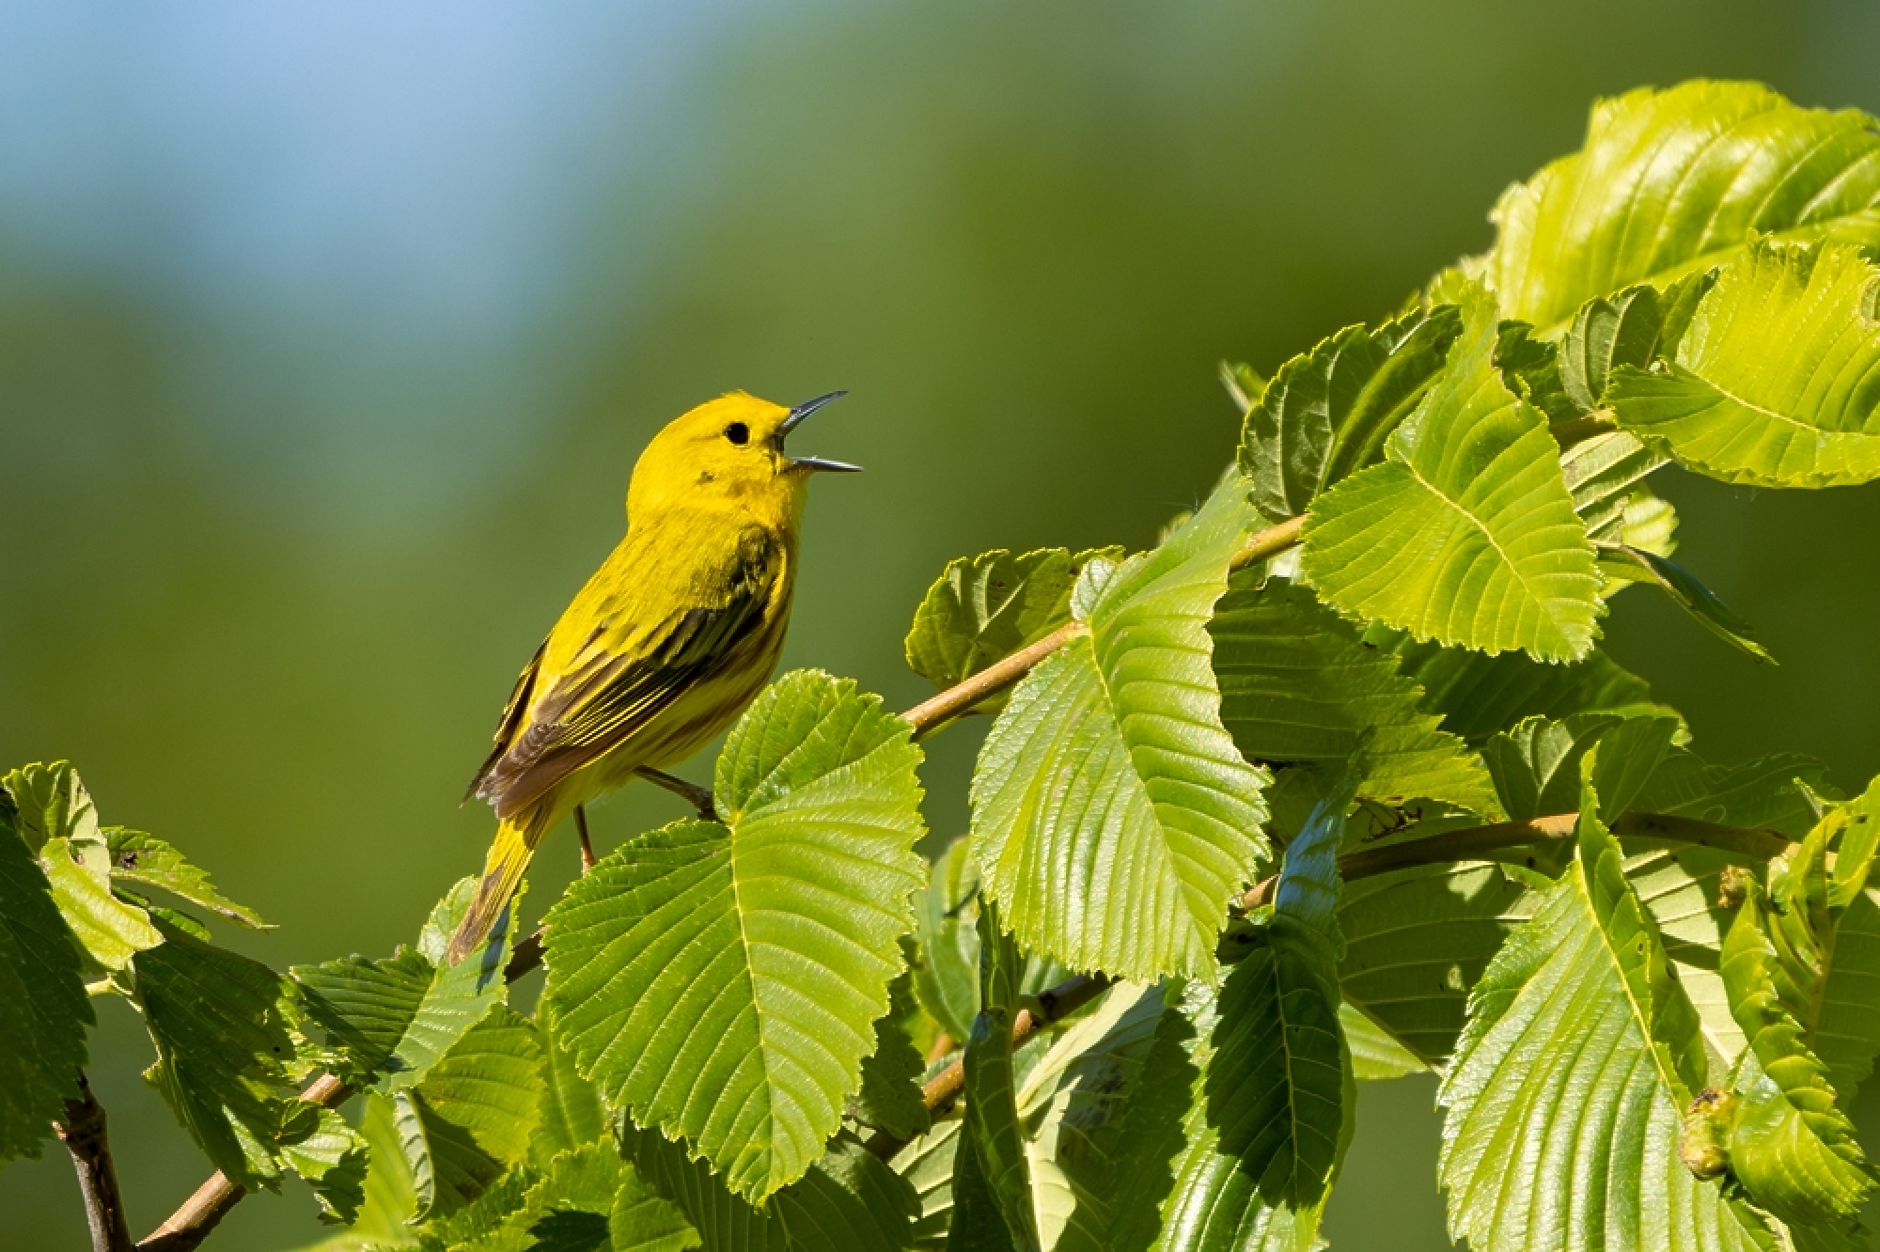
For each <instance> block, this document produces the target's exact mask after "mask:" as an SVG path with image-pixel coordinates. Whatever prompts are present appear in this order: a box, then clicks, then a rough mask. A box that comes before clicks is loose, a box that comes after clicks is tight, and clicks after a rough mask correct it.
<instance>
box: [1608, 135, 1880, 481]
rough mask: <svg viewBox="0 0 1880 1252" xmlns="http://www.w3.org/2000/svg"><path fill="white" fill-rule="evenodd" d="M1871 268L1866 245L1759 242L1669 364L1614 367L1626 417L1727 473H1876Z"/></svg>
mask: <svg viewBox="0 0 1880 1252" xmlns="http://www.w3.org/2000/svg"><path fill="white" fill-rule="evenodd" d="M1876 164H1880V162H1876ZM1876 277H1880V274H1877V273H1876V271H1875V269H1874V267H1873V266H1872V265H1870V264H1868V262H1867V260H1866V259H1865V257H1864V256H1862V254H1861V252H1860V250H1859V249H1858V248H1851V247H1834V246H1827V245H1822V246H1819V247H1813V248H1793V247H1781V246H1778V245H1775V244H1773V243H1769V242H1761V243H1758V244H1757V245H1756V246H1755V247H1753V248H1752V249H1750V251H1749V252H1748V254H1747V255H1745V256H1743V257H1741V258H1740V259H1738V260H1736V261H1734V262H1732V263H1731V264H1730V265H1728V266H1726V267H1725V268H1724V270H1723V273H1722V275H1721V276H1720V277H1719V278H1718V279H1717V285H1716V287H1715V288H1713V289H1712V290H1711V292H1710V294H1709V295H1707V296H1705V297H1704V300H1703V303H1701V304H1700V305H1698V308H1697V316H1696V317H1695V318H1694V319H1693V320H1692V322H1691V328H1690V330H1689V332H1688V333H1686V335H1685V336H1684V341H1683V342H1682V343H1681V344H1680V345H1679V346H1678V354H1677V359H1676V360H1675V361H1674V362H1672V363H1671V364H1670V365H1668V366H1667V367H1665V369H1664V371H1663V372H1662V373H1660V372H1652V373H1648V372H1646V371H1644V370H1640V369H1637V368H1635V367H1630V366H1628V367H1625V368H1622V369H1619V370H1615V371H1614V372H1613V378H1612V387H1611V391H1610V398H1611V403H1612V407H1613V410H1614V412H1615V414H1616V415H1617V417H1618V420H1619V423H1620V424H1621V425H1623V426H1624V427H1626V428H1627V429H1628V430H1631V431H1632V432H1633V433H1635V434H1637V435H1639V436H1641V437H1642V438H1644V439H1646V440H1647V441H1648V442H1650V443H1653V444H1655V445H1657V446H1658V447H1660V448H1662V449H1663V450H1664V451H1665V452H1667V453H1668V454H1670V455H1671V456H1673V457H1675V458H1677V460H1678V462H1679V463H1680V464H1682V465H1684V466H1686V467H1688V468H1690V469H1694V470H1697V471H1698V472H1700V473H1703V474H1707V475H1709V476H1710V477H1712V478H1719V479H1722V480H1723V481H1724V482H1736V483H1756V484H1760V485H1763V486H1769V487H1832V486H1840V485H1845V484H1849V483H1863V482H1867V481H1869V480H1870V479H1873V478H1875V477H1880V325H1876V324H1875V322H1874V300H1875V291H1874V280H1875V278H1876Z"/></svg>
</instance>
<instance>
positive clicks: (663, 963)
mask: <svg viewBox="0 0 1880 1252" xmlns="http://www.w3.org/2000/svg"><path fill="white" fill-rule="evenodd" d="M911 729H912V728H911V727H910V726H909V725H908V723H906V722H904V721H902V720H901V719H899V718H897V717H894V716H893V715H891V714H889V713H887V712H886V711H885V710H883V709H882V707H881V701H880V700H879V699H878V698H876V697H874V696H868V695H863V694H861V693H860V692H858V691H857V690H856V688H855V684H854V683H852V682H848V681H841V682H838V681H837V680H835V679H832V678H830V677H828V676H827V675H824V674H819V673H815V672H811V671H799V672H796V673H793V674H790V675H787V676H785V677H784V678H782V679H780V680H779V681H777V682H776V683H774V684H772V686H771V687H770V688H769V689H767V690H766V691H765V692H764V694H763V695H761V696H759V697H758V699H757V701H756V702H755V703H754V704H753V705H752V706H751V708H750V709H749V710H748V711H747V712H746V713H745V714H744V717H743V718H742V719H741V720H740V721H739V723H738V725H737V727H736V729H734V730H733V731H732V734H731V738H730V739H729V740H728V741H727V743H726V745H725V749H724V752H723V753H722V755H720V757H719V758H718V768H717V776H716V785H715V787H714V795H715V797H716V800H717V807H718V811H719V813H721V814H722V815H723V817H724V823H723V824H720V823H717V822H701V821H682V822H676V823H674V824H673V825H671V826H667V827H665V828H664V829H662V830H658V831H654V832H652V833H650V834H646V835H642V836H640V837H639V838H637V839H633V840H630V841H628V842H627V843H625V844H623V845H622V846H621V847H620V848H618V849H616V850H615V851H614V852H613V854H612V855H610V856H608V857H606V858H604V859H603V860H602V861H601V863H600V864H599V865H597V866H596V867H595V868H594V869H593V870H591V871H590V872H589V873H588V874H587V875H586V876H584V877H583V878H581V879H580V880H579V881H578V882H576V883H575V885H574V886H573V887H572V888H570V889H569V892H568V894H567V895H566V896H564V897H563V898H562V900H561V901H560V902H559V903H557V904H556V906H555V907H554V908H553V909H552V910H550V912H549V914H548V917H547V919H546V922H545V925H546V928H547V935H548V985H547V988H546V992H545V994H546V995H547V997H548V1000H549V1003H550V1004H551V1005H552V1007H553V1011H554V1014H555V1019H556V1021H557V1022H558V1024H559V1026H560V1029H561V1032H562V1042H563V1046H565V1047H567V1048H568V1050H569V1051H570V1052H572V1053H573V1054H574V1057H575V1061H576V1064H577V1067H578V1068H579V1069H580V1070H581V1071H582V1072H583V1073H584V1074H586V1075H587V1076H588V1077H589V1078H591V1079H593V1081H594V1082H595V1084H596V1085H597V1086H598V1087H599V1088H600V1090H601V1092H602V1095H603V1096H604V1097H605V1098H606V1099H607V1100H608V1102H609V1103H611V1104H613V1105H615V1106H625V1107H626V1108H628V1109H630V1110H631V1111H632V1113H633V1116H634V1118H635V1120H637V1121H639V1122H640V1123H641V1124H643V1125H647V1126H649V1127H657V1128H659V1129H660V1130H662V1131H664V1132H665V1133H668V1134H673V1135H683V1136H684V1137H685V1138H686V1139H687V1140H689V1141H690V1143H691V1146H692V1149H693V1150H694V1151H697V1152H700V1153H703V1154H704V1156H705V1157H706V1158H707V1159H708V1160H709V1161H710V1162H711V1163H712V1165H713V1167H714V1168H716V1169H718V1170H719V1171H721V1172H722V1173H723V1174H724V1176H725V1177H726V1179H727V1180H728V1182H729V1183H730V1185H731V1186H732V1187H733V1188H735V1189H736V1190H737V1191H738V1192H740V1193H741V1194H743V1195H746V1196H749V1197H751V1198H753V1199H761V1198H762V1197H764V1196H767V1195H769V1194H771V1193H772V1192H774V1191H776V1190H777V1189H778V1188H779V1187H781V1186H783V1185H784V1184H786V1183H788V1182H790V1181H791V1180H793V1179H796V1178H800V1177H802V1176H803V1173H804V1171H805V1170H806V1169H808V1168H809V1166H810V1164H811V1162H813V1161H814V1160H815V1159H816V1158H817V1157H818V1156H819V1155H821V1153H822V1148H823V1144H824V1143H825V1142H826V1141H827V1140H828V1138H829V1136H830V1135H832V1134H834V1133H835V1131H836V1129H837V1127H838V1126H839V1125H840V1124H841V1119H842V1112H843V1109H844V1107H845V1105H846V1104H847V1101H848V1097H849V1096H850V1095H851V1094H853V1093H854V1092H855V1091H856V1090H857V1089H858V1088H859V1087H860V1085H861V1062H862V1057H863V1056H864V1055H866V1054H867V1053H869V1052H872V1051H873V1050H874V1047H875V1035H874V1023H875V1022H876V1020H877V1019H879V1018H880V1017H881V1016H882V1014H884V1013H886V1012H887V1011H888V984H889V983H890V982H891V981H892V980H893V978H894V977H895V975H896V974H898V973H899V972H900V969H901V966H902V961H903V958H902V953H901V949H900V939H901V936H902V935H903V934H905V933H907V932H908V931H910V930H911V929H912V928H913V911H912V909H911V907H910V904H909V896H910V895H911V894H912V892H914V891H915V890H916V889H917V888H918V887H919V886H920V884H921V878H922V874H921V870H922V867H921V863H920V860H919V858H918V857H916V856H915V855H914V853H913V850H912V849H913V846H914V844H915V842H917V841H918V840H919V839H920V837H921V835H922V833H923V826H922V824H921V820H920V812H919V803H920V787H919V784H918V782H917V780H916V778H915V773H914V770H915V766H916V765H917V764H918V763H919V760H920V752H919V750H918V749H917V748H915V747H914V746H913V745H912V743H911V742H910V741H909V735H910V732H911Z"/></svg>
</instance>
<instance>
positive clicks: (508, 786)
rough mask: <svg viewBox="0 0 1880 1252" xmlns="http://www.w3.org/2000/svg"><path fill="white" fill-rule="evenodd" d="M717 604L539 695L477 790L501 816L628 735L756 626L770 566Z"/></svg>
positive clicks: (602, 656)
mask: <svg viewBox="0 0 1880 1252" xmlns="http://www.w3.org/2000/svg"><path fill="white" fill-rule="evenodd" d="M747 569H748V572H749V574H750V575H756V577H751V578H748V579H747V580H741V581H740V583H739V584H737V585H736V586H734V587H733V588H732V591H731V594H730V596H729V597H728V598H727V600H726V603H724V604H723V605H722V606H717V607H712V608H693V609H689V610H687V611H686V612H684V613H682V614H679V615H678V616H677V617H676V618H674V619H673V620H672V624H671V626H670V627H669V628H668V629H667V630H666V631H665V632H664V635H663V638H662V639H661V640H660V642H659V643H658V644H657V645H656V646H655V647H654V648H653V649H652V650H651V652H650V654H649V655H647V656H644V657H639V658H628V657H619V656H609V655H607V654H606V653H601V652H597V653H596V655H595V656H594V657H593V658H592V659H590V660H589V661H588V662H587V663H586V664H583V665H582V666H580V667H579V668H577V669H576V670H574V671H573V672H571V673H569V674H567V675H566V676H564V677H563V678H562V679H560V680H559V681H557V682H556V683H555V685H554V686H553V687H551V688H549V689H548V690H547V691H546V692H543V693H541V694H540V695H539V696H538V697H537V698H536V701H535V703H534V705H533V707H531V708H530V709H529V714H530V719H529V720H530V724H529V727H528V729H527V730H525V731H523V732H522V734H521V735H520V736H518V737H517V738H516V739H515V741H514V742H513V743H511V744H510V745H509V746H508V747H507V749H505V750H504V751H503V752H502V753H501V754H500V755H499V756H498V757H497V758H496V759H495V760H493V761H492V763H491V766H490V768H489V769H488V770H486V772H485V774H484V776H483V782H482V786H481V789H480V791H479V794H480V795H484V796H487V797H488V798H489V800H490V802H491V803H492V804H493V805H494V806H495V807H496V812H497V814H498V815H499V816H502V817H507V816H509V815H510V814H512V813H516V812H518V811H520V810H521V809H523V808H526V807H527V806H528V805H530V804H532V803H534V802H535V801H536V800H537V799H539V798H540V797H541V796H542V794H543V793H544V792H546V791H548V790H549V788H551V787H553V786H554V785H555V784H557V783H559V782H561V781H562V780H563V779H564V778H566V777H568V776H569V775H570V774H572V773H574V772H575V771H576V770H578V769H580V768H581V767H582V766H584V765H586V764H588V763H589V762H591V761H594V760H596V759H598V758H599V757H601V756H604V755H605V754H606V753H608V752H609V751H611V750H612V749H614V748H615V747H618V746H619V745H620V744H622V743H624V742H626V741H627V740H628V739H629V738H631V737H632V736H633V735H634V733H635V732H637V731H639V730H640V729H641V728H642V727H644V726H645V725H646V724H647V723H648V722H650V721H652V720H653V719H654V718H655V717H657V716H658V715H659V714H660V713H662V712H663V711H665V710H666V709H667V708H668V707H670V706H671V704H672V703H673V701H675V700H677V699H678V698H679V697H680V696H681V695H683V694H684V693H685V692H686V690H687V689H689V688H690V687H691V686H692V685H693V684H694V683H695V682H697V681H698V680H699V679H700V678H703V677H705V676H707V675H709V674H710V673H711V672H712V670H714V669H716V668H717V667H718V666H719V665H720V664H722V663H723V661H724V660H725V658H726V656H727V655H728V654H729V653H731V652H733V651H734V650H735V648H736V645H737V644H738V642H739V641H740V640H742V639H743V638H745V637H746V636H748V635H749V634H751V633H752V632H754V631H756V630H758V629H759V628H760V627H761V626H762V623H763V615H764V606H765V603H766V601H767V599H768V591H769V582H770V577H769V576H770V575H771V573H772V570H771V568H770V567H769V562H764V563H763V565H761V566H759V567H758V568H755V569H751V568H749V567H747Z"/></svg>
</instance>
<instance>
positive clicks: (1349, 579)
mask: <svg viewBox="0 0 1880 1252" xmlns="http://www.w3.org/2000/svg"><path fill="white" fill-rule="evenodd" d="M1463 322H1464V326H1463V331H1462V335H1461V338H1459V339H1458V340H1457V341H1456V344H1455V346H1454V347H1453V348H1451V349H1450V353H1449V363H1448V367H1447V368H1446V369H1445V370H1444V372H1443V375H1442V377H1441V378H1440V379H1439V380H1438V382H1437V383H1436V385H1435V386H1434V387H1432V388H1431V389H1430V391H1429V393H1428V394H1427V395H1425V396H1424V397H1423V400H1422V402H1421V403H1420V404H1419V405H1418V406H1417V409H1416V412H1415V413H1413V414H1411V415H1410V417H1409V418H1408V419H1407V420H1406V421H1405V422H1404V423H1403V425H1401V426H1399V427H1398V428H1397V429H1396V431H1395V432H1393V433H1392V435H1391V436H1390V440H1389V443H1388V446H1387V449H1386V455H1387V457H1388V459H1387V460H1386V461H1384V462H1383V463H1382V464H1379V465H1374V466H1372V467H1371V468H1369V469H1367V470H1363V471H1361V472H1360V473H1357V474H1355V475H1353V476H1352V477H1350V478H1348V479H1346V480H1345V481H1343V482H1341V483H1339V484H1338V485H1337V486H1335V487H1333V488H1332V489H1331V490H1330V491H1328V492H1326V494H1325V495H1323V496H1321V497H1320V498H1319V499H1318V500H1317V501H1315V502H1314V503H1313V506H1312V513H1311V516H1310V517H1309V518H1308V519H1307V521H1306V526H1305V532H1304V547H1303V549H1302V551H1301V554H1300V570H1301V572H1302V573H1303V575H1304V576H1305V579H1306V581H1308V582H1310V583H1311V584H1312V585H1313V586H1314V587H1316V588H1317V589H1318V592H1319V595H1320V597H1321V598H1322V599H1324V600H1325V601H1327V602H1328V603H1329V604H1331V605H1332V606H1333V607H1334V608H1336V609H1338V610H1339V611H1340V612H1341V613H1344V614H1345V615H1347V616H1349V617H1353V618H1359V619H1376V620H1379V621H1382V622H1384V623H1385V624H1387V625H1389V626H1392V627H1396V628H1397V629H1400V630H1407V631H1409V632H1410V633H1411V634H1412V635H1414V636H1415V637H1416V638H1418V639H1436V640H1439V641H1441V642H1443V643H1446V644H1456V645H1460V646H1463V647H1468V648H1473V649H1476V650H1478V651H1482V652H1488V653H1496V652H1505V651H1509V650H1512V649H1516V648H1519V649H1522V650H1525V651H1527V652H1529V653H1530V654H1532V655H1533V656H1535V657H1537V658H1539V659H1541V660H1545V661H1568V660H1578V659H1580V658H1582V657H1584V656H1586V655H1587V653H1588V652H1590V651H1591V650H1592V646H1593V637H1594V634H1595V633H1596V632H1595V623H1596V620H1597V618H1598V616H1599V614H1600V612H1601V611H1602V607H1601V602H1600V599H1599V590H1600V586H1601V580H1600V577H1599V574H1598V572H1597V571H1596V569H1595V568H1594V564H1593V549H1592V547H1591V545H1590V544H1589V543H1588V542H1587V539H1586V530H1585V527H1583V526H1582V525H1581V524H1580V520H1579V518H1578V517H1577V516H1575V515H1574V511H1573V499H1572V497H1571V496H1569V495H1568V494H1567V488H1566V485H1565V482H1564V480H1563V478H1562V476H1561V469H1560V460H1559V448H1558V447H1557V446H1556V445H1555V443H1554V440H1553V437H1552V436H1551V435H1549V434H1548V433H1547V425H1546V422H1545V421H1544V420H1543V418H1542V417H1541V415H1540V413H1539V412H1537V411H1536V410H1535V409H1534V408H1532V407H1531V406H1529V405H1528V404H1526V403H1525V402H1523V401H1521V400H1519V399H1517V398H1516V397H1515V396H1514V394H1513V393H1512V392H1510V391H1509V390H1508V388H1507V386H1506V385H1505V384H1504V383H1503V382H1502V379H1501V375H1500V374H1499V372H1497V370H1496V369H1495V367H1494V364H1493V362H1492V359H1491V357H1492V354H1493V351H1494V347H1495V317H1494V310H1493V308H1492V307H1490V304H1489V302H1488V301H1487V299H1486V298H1484V297H1480V296H1477V297H1476V298H1474V299H1472V300H1471V301H1470V302H1469V303H1468V305H1466V306H1465V308H1464V311H1463Z"/></svg>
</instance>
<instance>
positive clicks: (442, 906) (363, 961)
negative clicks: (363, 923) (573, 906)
mask: <svg viewBox="0 0 1880 1252" xmlns="http://www.w3.org/2000/svg"><path fill="white" fill-rule="evenodd" d="M476 881H477V880H476V879H475V878H465V879H461V880H460V881H459V882H458V883H457V884H456V885H455V886H454V887H452V888H451V890H450V891H449V892H448V893H447V894H446V895H445V897H444V898H443V899H442V900H440V901H439V902H438V904H437V906H436V908H434V909H433V910H432V912H431V916H430V917H429V918H428V919H427V920H426V922H425V926H424V930H423V932H422V936H421V938H420V940H419V950H417V951H408V950H400V951H399V952H398V954H397V955H395V956H393V957H391V958H389V959H387V960H382V961H380V960H372V959H369V958H367V957H362V956H350V957H343V958H341V959H339V960H334V961H327V962H326V963H325V964H322V965H299V966H295V967H294V969H293V970H292V971H291V972H292V974H293V976H294V980H295V981H296V982H298V983H299V984H300V986H301V990H302V995H303V998H304V1001H305V1004H306V1007H307V1015H308V1017H309V1018H311V1019H312V1020H313V1021H314V1022H315V1023H317V1024H318V1025H319V1026H320V1027H321V1028H322V1030H323V1031H325V1033H326V1038H327V1043H328V1045H329V1046H330V1047H333V1048H336V1049H338V1052H339V1055H338V1057H337V1058H336V1063H337V1066H338V1068H339V1069H341V1070H342V1072H343V1073H344V1075H345V1076H346V1077H347V1078H348V1079H349V1080H350V1081H353V1082H357V1083H361V1084H364V1085H368V1086H371V1087H372V1088H374V1089H375V1090H381V1091H388V1092H389V1091H397V1090H401V1089H403V1088H406V1087H410V1086H412V1085H413V1084H415V1083H417V1082H420V1081H422V1080H423V1078H424V1076H425V1074H426V1073H428V1072H429V1071H430V1069H431V1067H432V1066H433V1065H435V1064H437V1062H438V1060H439V1059H440V1058H441V1057H443V1056H444V1054H445V1053H446V1052H448V1051H450V1049H451V1048H452V1047H453V1046H454V1045H455V1044H456V1043H457V1041H458V1040H459V1039H461V1038H463V1036H464V1032H465V1031H467V1030H469V1029H470V1028H471V1027H472V1026H474V1025H476V1023H478V1022H480V1021H482V1020H483V1019H484V1018H485V1017H486V1016H488V1014H489V1011H490V1007H491V1006H492V1005H495V1004H500V1003H502V1002H503V999H504V997H505V996H506V994H507V984H506V982H505V981H504V978H503V968H504V966H506V965H507V964H508V963H509V954H510V942H509V940H510V935H511V933H512V929H513V925H514V918H515V916H516V910H517V908H518V907H519V906H520V903H521V893H520V892H518V893H517V895H516V897H515V898H514V899H512V901H511V902H510V907H509V908H508V910H507V911H505V912H504V914H503V916H502V917H500V918H499V919H498V920H497V923H496V926H495V928H494V929H493V930H492V931H491V932H490V937H489V938H488V939H487V940H486V941H485V943H484V947H483V950H482V951H481V952H480V953H478V954H475V956H474V957H472V958H470V959H465V960H463V961H459V962H458V963H457V964H455V965H450V964H448V963H444V962H443V959H442V958H443V954H444V946H445V943H446V941H447V940H448V937H449V935H450V934H451V932H452V931H453V930H454V929H455V927H456V924H457V921H458V920H459V919H460V918H461V917H462V916H463V913H464V910H466V909H467V908H469V906H470V901H471V899H472V898H473V897H474V896H475V894H476Z"/></svg>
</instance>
